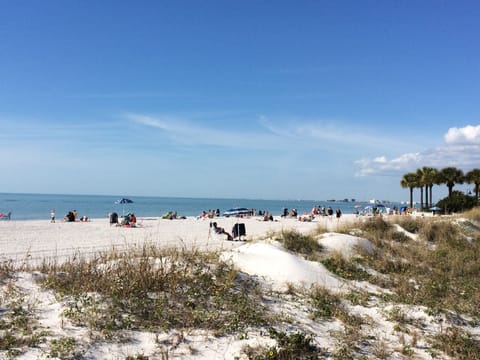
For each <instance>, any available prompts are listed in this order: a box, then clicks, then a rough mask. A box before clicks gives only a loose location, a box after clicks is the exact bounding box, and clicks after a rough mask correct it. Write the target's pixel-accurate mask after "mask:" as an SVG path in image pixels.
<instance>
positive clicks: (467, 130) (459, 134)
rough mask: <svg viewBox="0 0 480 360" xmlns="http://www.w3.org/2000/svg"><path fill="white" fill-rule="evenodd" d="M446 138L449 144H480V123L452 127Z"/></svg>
mask: <svg viewBox="0 0 480 360" xmlns="http://www.w3.org/2000/svg"><path fill="white" fill-rule="evenodd" d="M444 138H445V142H446V143H447V144H480V125H477V126H472V125H468V126H465V127H463V128H456V127H453V128H450V129H448V131H447V133H446V134H445V136H444Z"/></svg>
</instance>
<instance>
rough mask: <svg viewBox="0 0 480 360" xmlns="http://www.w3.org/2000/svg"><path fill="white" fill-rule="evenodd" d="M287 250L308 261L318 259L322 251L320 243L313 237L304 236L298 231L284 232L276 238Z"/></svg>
mask: <svg viewBox="0 0 480 360" xmlns="http://www.w3.org/2000/svg"><path fill="white" fill-rule="evenodd" d="M276 240H277V241H279V242H281V243H282V245H283V246H284V247H285V249H287V250H289V251H292V252H294V253H296V254H301V255H304V256H305V257H307V259H311V260H313V259H316V258H317V257H318V256H319V253H320V252H321V251H322V247H321V246H320V244H319V243H318V241H317V240H316V239H315V238H314V237H313V236H311V235H303V234H301V233H299V232H298V231H296V230H284V231H282V232H281V233H280V234H279V235H278V236H277V238H276Z"/></svg>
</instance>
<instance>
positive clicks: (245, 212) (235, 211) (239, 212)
mask: <svg viewBox="0 0 480 360" xmlns="http://www.w3.org/2000/svg"><path fill="white" fill-rule="evenodd" d="M252 215H253V210H252V209H247V208H244V207H237V208H232V209H228V210H226V211H225V212H224V213H223V216H225V217H229V216H252Z"/></svg>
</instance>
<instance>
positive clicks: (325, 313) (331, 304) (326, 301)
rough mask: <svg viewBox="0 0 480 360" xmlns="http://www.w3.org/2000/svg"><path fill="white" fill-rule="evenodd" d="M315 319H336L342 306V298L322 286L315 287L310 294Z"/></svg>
mask: <svg viewBox="0 0 480 360" xmlns="http://www.w3.org/2000/svg"><path fill="white" fill-rule="evenodd" d="M308 296H309V302H310V305H311V307H312V317H313V319H319V318H321V319H330V318H333V317H335V315H336V314H337V312H338V311H339V309H340V307H341V306H342V305H341V298H340V297H339V296H337V295H334V294H332V293H331V292H330V291H329V290H327V289H326V288H324V287H320V286H313V287H312V288H311V289H310V291H309V293H308Z"/></svg>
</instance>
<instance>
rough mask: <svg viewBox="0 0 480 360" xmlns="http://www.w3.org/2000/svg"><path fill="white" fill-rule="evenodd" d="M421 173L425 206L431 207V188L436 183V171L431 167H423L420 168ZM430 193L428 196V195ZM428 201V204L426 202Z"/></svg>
mask: <svg viewBox="0 0 480 360" xmlns="http://www.w3.org/2000/svg"><path fill="white" fill-rule="evenodd" d="M422 172H423V182H424V184H425V205H426V206H428V207H432V205H433V198H432V188H433V184H435V182H436V178H437V174H438V170H437V169H435V168H432V167H428V166H424V167H423V168H422ZM429 191H430V194H429ZM429 199H430V202H429V201H428V200H429Z"/></svg>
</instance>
